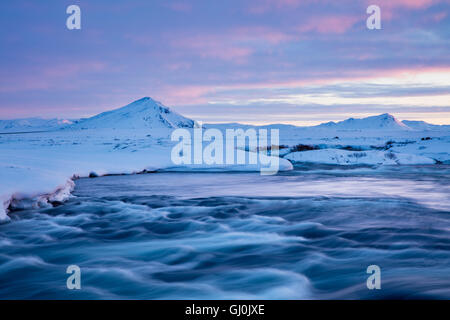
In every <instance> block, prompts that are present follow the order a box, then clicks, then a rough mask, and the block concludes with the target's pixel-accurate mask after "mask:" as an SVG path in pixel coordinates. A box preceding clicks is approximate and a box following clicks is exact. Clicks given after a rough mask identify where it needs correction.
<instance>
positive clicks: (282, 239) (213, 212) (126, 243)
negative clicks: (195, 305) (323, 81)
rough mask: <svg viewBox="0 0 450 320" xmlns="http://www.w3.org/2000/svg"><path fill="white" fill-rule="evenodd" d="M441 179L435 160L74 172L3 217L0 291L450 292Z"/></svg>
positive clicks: (274, 295) (166, 295) (271, 295)
mask: <svg viewBox="0 0 450 320" xmlns="http://www.w3.org/2000/svg"><path fill="white" fill-rule="evenodd" d="M449 181H450V166H443V165H442V166H410V167H409V166H397V167H380V168H376V169H374V168H351V169H346V170H344V169H342V168H339V167H317V166H316V167H298V168H296V170H294V171H292V172H287V173H280V174H279V175H276V176H261V175H259V174H258V173H182V172H166V173H154V174H144V175H129V176H108V177H101V178H94V179H80V180H77V181H76V188H75V190H74V192H73V195H74V197H72V198H71V199H70V200H68V201H67V202H66V203H64V204H62V205H60V206H57V207H54V208H44V209H33V210H25V211H18V212H13V213H11V214H10V215H11V218H12V221H11V222H9V223H6V224H3V225H0V298H2V299H13V298H26V299H133V298H138V299H230V298H232V299H333V298H338V299H392V298H409V299H414V298H439V299H450V186H449ZM69 265H78V266H79V267H80V268H81V286H82V287H81V290H69V289H67V287H66V279H67V277H68V276H70V275H69V274H66V268H67V267H68V266H69ZM370 265H378V266H379V267H380V269H381V289H380V290H376V289H375V290H369V289H368V288H367V286H366V280H367V278H368V277H369V276H370V275H369V274H367V272H366V270H367V267H368V266H370Z"/></svg>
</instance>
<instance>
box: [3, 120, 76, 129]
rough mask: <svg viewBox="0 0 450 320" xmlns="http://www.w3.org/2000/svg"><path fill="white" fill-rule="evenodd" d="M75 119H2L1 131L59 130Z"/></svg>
mask: <svg viewBox="0 0 450 320" xmlns="http://www.w3.org/2000/svg"><path fill="white" fill-rule="evenodd" d="M73 123H74V120H68V119H57V118H55V119H42V118H23V119H13V120H0V132H30V131H41V130H42V131H46V130H49V129H50V130H57V129H60V128H64V127H67V126H70V125H71V124H73Z"/></svg>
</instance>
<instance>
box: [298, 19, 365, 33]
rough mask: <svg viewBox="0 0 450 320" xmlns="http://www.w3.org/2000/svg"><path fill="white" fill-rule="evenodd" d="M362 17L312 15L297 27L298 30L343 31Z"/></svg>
mask: <svg viewBox="0 0 450 320" xmlns="http://www.w3.org/2000/svg"><path fill="white" fill-rule="evenodd" d="M363 18H364V17H358V16H324V17H314V18H311V19H309V20H307V21H306V22H305V23H303V24H301V25H300V26H299V27H298V30H299V31H300V32H311V31H315V32H318V33H344V32H346V31H347V30H348V29H350V28H351V27H352V26H353V25H354V24H355V23H356V22H358V21H360V20H362V19H363Z"/></svg>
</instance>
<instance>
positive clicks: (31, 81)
mask: <svg viewBox="0 0 450 320" xmlns="http://www.w3.org/2000/svg"><path fill="white" fill-rule="evenodd" d="M106 67H107V66H106V64H105V63H103V62H99V61H87V62H80V63H55V64H53V65H52V66H45V67H39V66H38V67H36V68H34V69H33V70H25V71H22V72H20V73H17V72H16V71H15V72H14V74H4V75H1V76H0V79H7V82H5V83H3V81H0V92H20V91H26V90H47V89H50V88H55V87H58V88H65V89H72V88H74V87H75V84H74V82H73V81H70V79H71V78H73V77H74V76H76V75H79V74H82V73H92V72H98V71H104V70H105V69H106ZM68 80H69V81H68Z"/></svg>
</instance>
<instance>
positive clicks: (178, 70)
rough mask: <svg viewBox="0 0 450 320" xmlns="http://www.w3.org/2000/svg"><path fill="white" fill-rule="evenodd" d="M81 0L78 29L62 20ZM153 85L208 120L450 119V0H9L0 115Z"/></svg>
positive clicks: (130, 96)
mask: <svg viewBox="0 0 450 320" xmlns="http://www.w3.org/2000/svg"><path fill="white" fill-rule="evenodd" d="M73 4H75V5H78V6H79V7H80V9H81V29H80V30H69V29H68V28H67V27H66V19H67V18H68V17H69V14H67V13H66V8H67V7H68V6H69V5H73ZM369 5H378V6H379V7H380V9H381V29H380V30H369V29H368V28H367V27H366V20H367V18H368V17H369V14H367V13H366V9H367V7H368V6H369ZM144 96H150V97H152V98H154V99H155V100H158V101H161V102H162V103H163V104H165V105H167V106H169V107H171V108H172V109H173V110H175V111H177V112H179V113H181V114H183V115H185V116H188V117H191V118H193V119H195V120H198V121H202V122H208V123H214V122H241V123H252V124H265V123H290V124H296V125H315V124H318V123H321V122H325V121H338V120H343V119H346V118H349V117H356V118H358V117H365V116H370V115H375V114H381V113H386V112H387V113H391V114H393V115H395V116H396V117H398V118H399V119H401V120H404V119H409V120H425V121H428V122H430V123H435V124H450V0H395V1H394V0H339V1H337V0H227V1H215V0H214V1H213V0H191V1H181V0H174V1H170V0H151V1H149V0H127V1H110V0H85V1H80V0H78V1H77V0H68V1H67V0H34V1H25V0H17V1H1V2H0V119H12V118H26V117H43V118H54V117H58V118H80V117H87V116H91V115H95V114H97V113H100V112H103V111H106V110H110V109H114V108H118V107H121V106H124V105H126V104H128V103H130V102H132V101H134V100H137V99H139V98H142V97H144Z"/></svg>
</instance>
